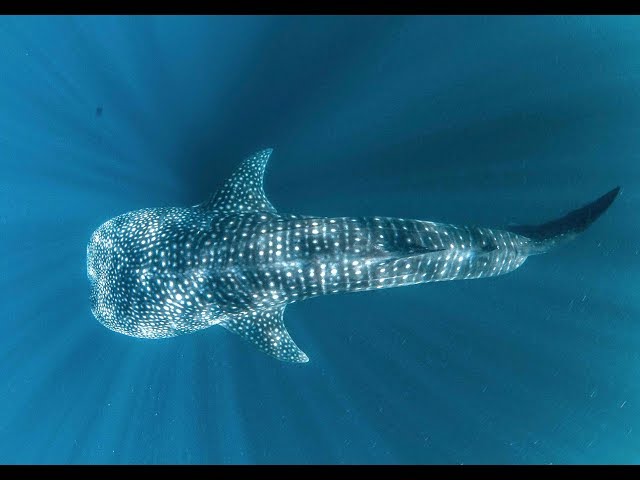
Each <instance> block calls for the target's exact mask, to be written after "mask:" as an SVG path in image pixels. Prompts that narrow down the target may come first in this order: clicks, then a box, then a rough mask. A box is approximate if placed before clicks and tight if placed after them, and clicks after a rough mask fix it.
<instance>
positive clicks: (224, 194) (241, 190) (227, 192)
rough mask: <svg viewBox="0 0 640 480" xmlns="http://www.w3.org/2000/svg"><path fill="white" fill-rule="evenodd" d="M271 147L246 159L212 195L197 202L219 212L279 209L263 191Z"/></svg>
mask: <svg viewBox="0 0 640 480" xmlns="http://www.w3.org/2000/svg"><path fill="white" fill-rule="evenodd" d="M272 151H273V149H272V148H268V149H266V150H261V151H259V152H257V153H255V154H253V155H251V156H250V157H248V158H246V159H245V160H244V161H243V162H242V163H241V164H240V166H239V167H238V168H237V169H236V170H235V171H234V172H233V174H232V175H231V176H230V177H229V178H228V179H227V181H226V182H224V185H223V186H222V188H221V189H220V190H218V191H217V192H216V193H215V194H214V195H212V196H211V198H210V199H209V200H208V201H206V202H204V203H201V204H200V205H198V206H199V207H201V208H204V209H205V210H209V211H211V212H214V213H217V214H230V213H254V212H267V213H272V214H276V213H277V211H276V209H275V208H274V206H273V205H271V202H269V200H268V199H267V197H266V195H265V193H264V189H263V186H264V171H265V168H266V166H267V162H268V161H269V157H270V156H271V152H272Z"/></svg>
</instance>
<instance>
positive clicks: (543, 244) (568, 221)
mask: <svg viewBox="0 0 640 480" xmlns="http://www.w3.org/2000/svg"><path fill="white" fill-rule="evenodd" d="M619 192H620V187H616V188H614V189H613V190H610V191H609V192H607V193H605V194H604V195H602V196H601V197H600V198H598V199H597V200H595V201H593V202H591V203H589V204H588V205H585V206H584V207H581V208H578V209H577V210H573V211H571V212H569V213H568V214H566V215H565V216H564V217H562V218H558V219H557V220H552V221H550V222H547V223H543V224H542V225H510V226H509V227H507V230H509V231H511V232H513V233H517V234H519V235H523V236H525V237H527V238H530V239H531V240H532V242H531V244H530V245H529V248H530V251H528V252H527V253H528V254H529V255H534V254H538V253H544V252H546V251H547V250H549V249H550V248H552V247H555V246H557V245H561V244H563V243H565V242H567V241H569V240H571V239H573V238H574V237H575V236H576V235H578V234H579V233H580V232H582V231H584V230H586V229H587V227H589V225H591V224H592V223H593V222H595V221H596V219H598V217H600V215H602V214H603V213H604V212H605V211H606V210H607V209H608V208H609V206H611V204H612V203H613V201H614V200H615V199H616V197H617V196H618V193H619Z"/></svg>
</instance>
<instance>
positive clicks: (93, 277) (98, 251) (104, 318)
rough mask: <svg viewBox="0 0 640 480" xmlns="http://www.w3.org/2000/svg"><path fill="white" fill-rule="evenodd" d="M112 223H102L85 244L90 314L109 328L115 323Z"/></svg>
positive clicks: (114, 242) (111, 221)
mask: <svg viewBox="0 0 640 480" xmlns="http://www.w3.org/2000/svg"><path fill="white" fill-rule="evenodd" d="M115 244H116V238H114V221H113V220H109V221H108V222H105V223H103V224H102V225H101V226H100V227H99V228H98V229H97V230H96V231H95V232H93V234H92V235H91V239H90V240H89V243H88V244H87V276H88V277H89V282H90V285H91V292H90V294H89V298H90V301H91V312H92V313H93V315H94V316H95V317H96V319H98V321H100V323H102V324H104V325H106V326H109V325H110V324H111V323H112V322H113V321H115V314H116V312H115V311H114V309H113V308H111V307H110V306H111V305H112V304H113V301H112V280H113V276H114V269H115V268H116V266H115V259H114V253H115V249H114V247H115Z"/></svg>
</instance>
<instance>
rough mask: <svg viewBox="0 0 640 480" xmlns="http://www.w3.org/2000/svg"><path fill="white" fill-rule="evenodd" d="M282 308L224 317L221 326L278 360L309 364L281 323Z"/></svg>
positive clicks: (307, 358)
mask: <svg viewBox="0 0 640 480" xmlns="http://www.w3.org/2000/svg"><path fill="white" fill-rule="evenodd" d="M284 308H285V306H284V305H282V306H278V307H271V308H264V309H260V310H252V311H249V312H242V313H233V314H226V315H225V318H224V320H222V321H221V322H220V325H222V326H223V327H224V328H226V329H227V330H230V331H232V332H234V333H237V334H238V335H240V336H241V337H242V338H244V339H245V340H248V341H250V342H251V343H253V344H254V345H255V346H256V347H258V348H259V349H260V350H262V351H263V352H265V353H268V354H269V355H272V356H274V357H276V358H277V359H278V360H282V361H284V362H292V363H305V362H308V361H309V357H307V355H306V354H305V353H304V352H303V351H302V350H300V349H299V348H298V346H297V345H296V344H295V342H294V341H293V339H292V338H291V336H290V335H289V332H287V328H286V327H285V326H284V322H283V320H282V315H283V313H284Z"/></svg>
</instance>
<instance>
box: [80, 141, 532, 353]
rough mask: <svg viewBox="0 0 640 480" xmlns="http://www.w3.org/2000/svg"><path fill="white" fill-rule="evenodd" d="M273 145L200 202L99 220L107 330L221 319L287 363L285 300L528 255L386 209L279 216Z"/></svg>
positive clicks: (92, 269) (139, 333) (92, 256)
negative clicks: (269, 178)
mask: <svg viewBox="0 0 640 480" xmlns="http://www.w3.org/2000/svg"><path fill="white" fill-rule="evenodd" d="M270 155H271V149H269V150H263V151H261V152H258V153H256V154H255V155H253V156H251V157H249V158H247V159H246V160H245V161H244V162H243V163H242V164H241V165H240V167H239V168H238V170H236V172H235V173H234V174H233V175H232V176H231V177H230V178H229V179H228V180H227V181H226V182H225V183H224V185H223V187H222V188H221V189H220V190H219V191H218V192H217V193H216V194H215V195H213V196H212V197H211V198H210V199H209V200H208V201H206V202H204V203H202V204H200V205H196V206H194V207H189V208H149V209H143V210H138V211H134V212H129V213H126V214H124V215H120V216H118V217H115V218H114V219H112V220H109V221H108V222H106V223H104V224H103V225H102V226H100V227H99V228H98V229H97V230H96V231H95V232H94V233H93V235H92V237H91V240H90V242H89V244H88V246H87V271H88V276H89V279H90V283H91V295H90V298H91V308H92V311H93V314H94V315H95V317H96V318H97V319H98V320H99V321H100V322H101V323H102V324H103V325H105V326H106V327H108V328H110V329H112V330H114V331H116V332H120V333H123V334H125V335H130V336H134V337H142V338H164V337H173V336H176V335H181V334H185V333H191V332H194V331H197V330H201V329H203V328H208V327H210V326H212V325H221V326H223V327H225V328H226V329H228V330H230V331H233V332H235V333H237V334H239V335H240V336H242V337H244V338H245V339H247V340H249V341H251V342H252V343H254V344H255V345H256V346H257V347H259V348H260V349H261V350H263V351H264V352H266V353H268V354H270V355H272V356H274V357H276V358H278V359H280V360H284V361H289V362H296V363H301V362H307V361H308V357H307V355H306V354H305V353H304V352H302V350H300V349H299V348H298V347H297V345H296V344H295V342H294V341H293V340H292V339H291V337H290V336H289V333H288V332H287V330H286V328H285V325H284V322H283V313H284V309H285V306H286V305H287V304H289V303H292V302H296V301H300V300H304V299H307V298H311V297H315V296H319V295H327V294H331V293H342V292H354V291H364V290H373V289H381V288H391V287H400V286H404V285H413V284H418V283H425V282H435V281H443V280H458V279H472V278H483V277H492V276H496V275H502V274H505V273H507V272H510V271H512V270H514V269H516V268H518V267H519V266H520V265H522V263H523V262H524V261H525V259H526V258H527V256H528V255H529V254H531V253H537V252H534V250H535V249H534V248H532V245H533V244H532V240H530V239H529V238H528V237H525V236H523V235H518V234H516V233H513V232H510V231H505V230H495V229H489V228H479V227H468V226H454V225H447V224H441V223H433V222H427V221H420V220H403V219H397V218H384V217H357V218H347V217H340V218H324V217H309V216H297V215H286V214H279V213H278V212H277V211H276V209H275V208H274V207H273V206H272V205H271V203H270V202H269V201H268V199H267V198H266V196H265V194H264V191H263V178H264V172H265V167H266V164H267V161H268V159H269V156H270Z"/></svg>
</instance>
